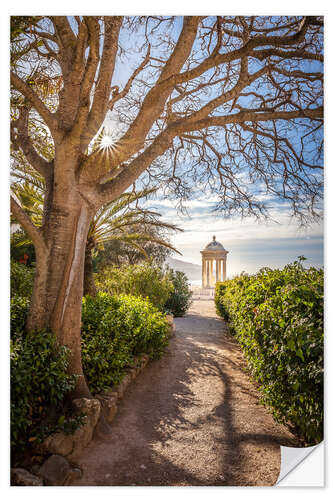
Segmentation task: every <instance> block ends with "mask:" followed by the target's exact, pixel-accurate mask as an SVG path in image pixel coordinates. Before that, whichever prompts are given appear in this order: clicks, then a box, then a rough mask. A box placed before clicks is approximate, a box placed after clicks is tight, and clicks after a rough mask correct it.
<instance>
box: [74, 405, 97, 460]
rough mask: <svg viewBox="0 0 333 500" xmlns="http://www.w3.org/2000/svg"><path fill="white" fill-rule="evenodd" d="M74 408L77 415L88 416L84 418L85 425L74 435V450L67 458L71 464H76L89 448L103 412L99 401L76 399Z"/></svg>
mask: <svg viewBox="0 0 333 500" xmlns="http://www.w3.org/2000/svg"><path fill="white" fill-rule="evenodd" d="M73 406H74V409H75V413H77V414H79V413H85V414H86V416H85V417H84V425H83V426H81V427H79V429H77V430H76V431H75V432H74V434H72V438H73V443H74V448H73V451H72V452H71V453H70V454H69V455H68V456H67V458H68V460H70V461H71V462H75V461H76V460H77V459H78V458H79V456H80V455H81V453H82V451H83V449H84V448H85V447H86V446H88V444H89V443H90V441H91V440H92V437H93V433H94V429H95V427H96V424H97V422H98V419H99V416H100V412H101V403H100V402H99V401H98V399H87V398H80V399H74V400H73Z"/></svg>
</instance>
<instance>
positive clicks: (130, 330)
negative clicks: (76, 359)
mask: <svg viewBox="0 0 333 500" xmlns="http://www.w3.org/2000/svg"><path fill="white" fill-rule="evenodd" d="M167 343H168V324H167V321H166V319H165V315H164V314H162V313H161V312H159V311H158V310H157V309H156V308H155V307H154V306H153V305H152V304H151V303H150V302H149V300H148V299H143V298H141V297H134V296H130V295H120V296H110V295H108V294H106V293H103V292H99V293H98V294H97V296H96V297H95V298H93V297H90V296H87V297H84V299H83V306H82V362H83V370H84V373H85V376H86V378H87V381H88V384H89V388H90V390H91V391H92V392H98V391H101V390H103V389H104V388H105V387H109V386H112V385H113V384H117V383H118V382H119V381H120V380H121V379H122V377H123V375H124V369H125V367H126V366H128V365H129V364H130V363H131V362H132V361H133V358H134V356H136V355H137V354H139V353H147V354H149V355H150V357H151V358H156V357H159V356H160V355H161V354H162V352H163V350H164V348H165V347H166V345H167Z"/></svg>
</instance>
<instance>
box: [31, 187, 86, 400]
mask: <svg viewBox="0 0 333 500" xmlns="http://www.w3.org/2000/svg"><path fill="white" fill-rule="evenodd" d="M58 198H61V196H58ZM57 201H58V202H59V199H58V200H57ZM92 216H93V213H92V211H91V208H89V207H88V205H87V203H85V202H84V201H83V200H82V198H80V196H79V195H78V194H77V196H75V194H74V195H73V193H72V196H71V197H66V196H65V195H64V196H63V200H62V203H61V205H59V204H57V205H55V204H54V203H53V206H52V209H51V212H50V217H49V222H48V227H47V252H46V253H41V252H40V253H39V254H38V252H37V262H36V264H37V266H36V268H37V272H36V277H35V282H34V288H33V294H32V301H31V307H30V311H29V316H28V321H27V329H28V331H34V330H38V329H41V328H49V329H51V330H52V332H53V333H54V334H55V336H56V338H57V340H58V342H59V343H60V344H61V345H65V346H67V347H68V348H69V349H70V351H69V353H70V354H69V367H68V372H69V373H70V374H73V375H76V376H77V383H76V388H75V391H74V394H73V396H75V397H84V396H85V397H90V396H91V395H90V391H89V389H88V386H87V383H86V380H85V378H84V374H83V369H82V361H81V312H82V295H83V275H84V257H85V247H86V241H87V233H88V229H89V223H90V220H91V217H92Z"/></svg>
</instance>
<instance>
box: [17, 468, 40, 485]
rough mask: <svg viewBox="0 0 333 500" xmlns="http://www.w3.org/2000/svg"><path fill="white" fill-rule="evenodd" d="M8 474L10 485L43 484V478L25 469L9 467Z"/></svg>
mask: <svg viewBox="0 0 333 500" xmlns="http://www.w3.org/2000/svg"><path fill="white" fill-rule="evenodd" d="M10 476H11V485H12V486H43V480H42V479H41V478H40V477H37V476H35V475H34V474H31V473H30V472H29V471H27V470H25V469H20V468H15V469H11V471H10Z"/></svg>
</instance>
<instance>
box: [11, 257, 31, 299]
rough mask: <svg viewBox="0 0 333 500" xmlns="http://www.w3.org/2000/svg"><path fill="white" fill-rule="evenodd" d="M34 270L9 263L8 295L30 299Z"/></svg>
mask: <svg viewBox="0 0 333 500" xmlns="http://www.w3.org/2000/svg"><path fill="white" fill-rule="evenodd" d="M34 275H35V270H34V268H31V267H27V266H25V265H24V264H19V263H18V262H15V261H11V263H10V295H11V297H13V296H14V295H20V297H28V298H30V297H31V294H32V287H33V283H34Z"/></svg>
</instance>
